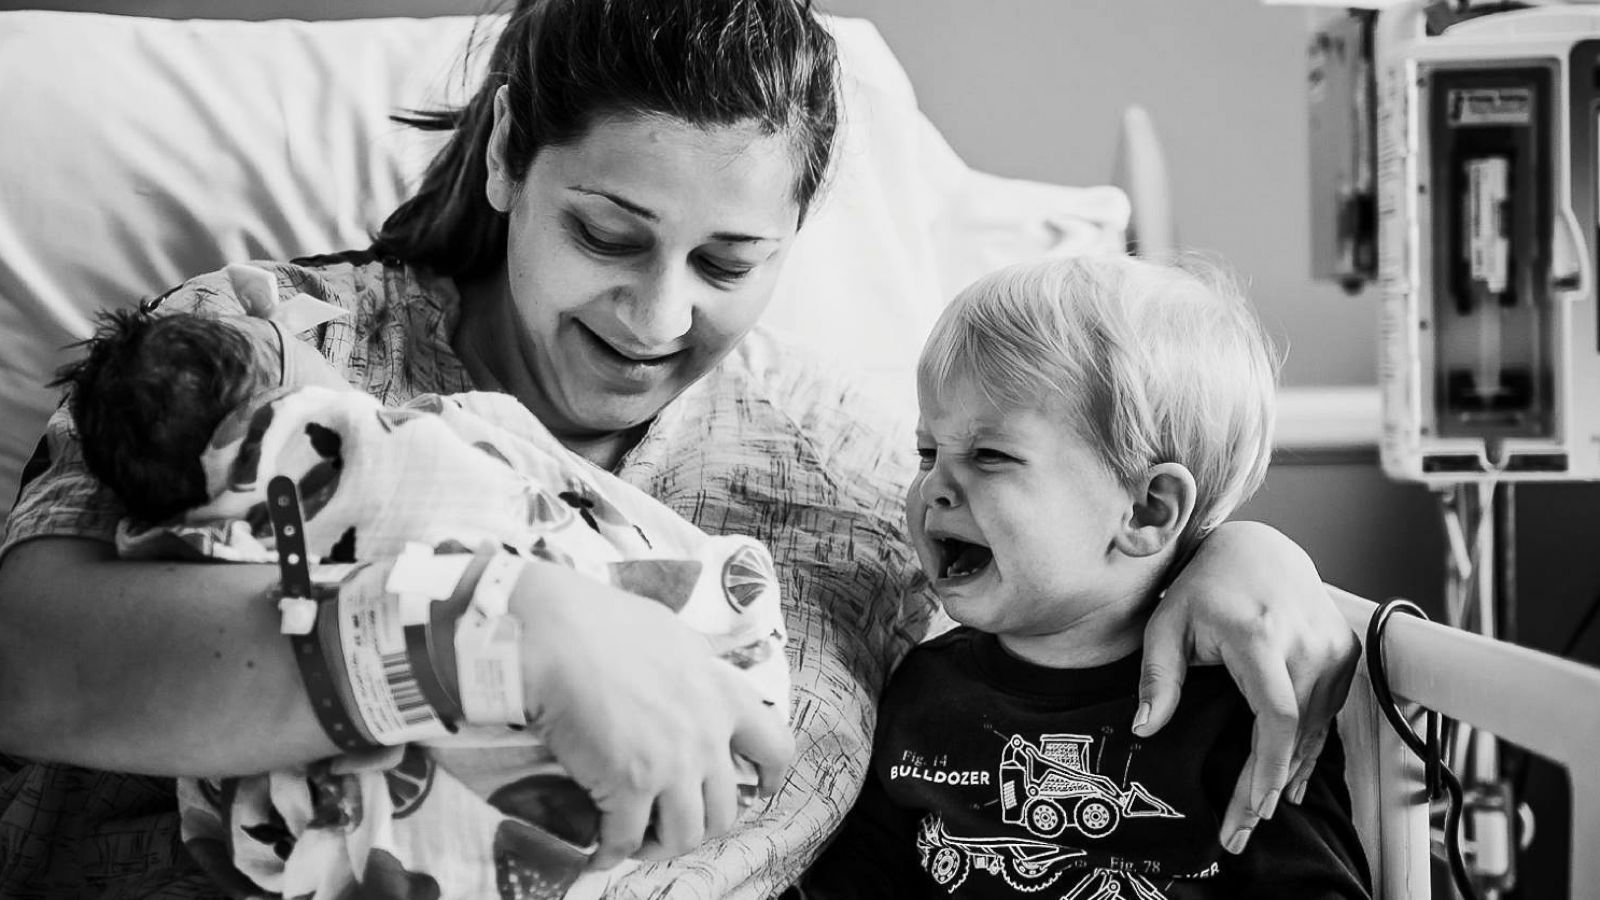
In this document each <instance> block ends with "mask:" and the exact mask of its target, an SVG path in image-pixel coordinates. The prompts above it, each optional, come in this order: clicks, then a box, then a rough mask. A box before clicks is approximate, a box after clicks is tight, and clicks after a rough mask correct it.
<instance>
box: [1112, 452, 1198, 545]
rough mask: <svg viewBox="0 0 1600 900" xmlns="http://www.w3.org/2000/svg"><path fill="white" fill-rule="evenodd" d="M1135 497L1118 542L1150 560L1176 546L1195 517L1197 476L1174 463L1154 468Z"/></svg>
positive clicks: (1148, 473) (1147, 472)
mask: <svg viewBox="0 0 1600 900" xmlns="http://www.w3.org/2000/svg"><path fill="white" fill-rule="evenodd" d="M1132 494H1133V505H1132V506H1130V507H1128V516H1127V518H1126V519H1125V520H1124V521H1123V523H1122V529H1121V530H1120V531H1119V532H1118V533H1117V537H1116V540H1115V544H1116V547H1117V549H1118V550H1121V551H1122V552H1123V553H1126V554H1127V555H1129V556H1133V557H1146V556H1153V555H1155V554H1157V553H1160V552H1161V551H1163V550H1165V549H1167V548H1168V547H1171V546H1173V545H1175V544H1176V543H1177V542H1178V538H1179V537H1181V536H1182V535H1183V530H1184V529H1185V528H1188V527H1189V519H1190V518H1191V517H1192V516H1193V515H1194V504H1195V485H1194V475H1193V474H1191V473H1190V472H1189V469H1188V468H1187V467H1186V466H1183V465H1180V464H1178V463H1173V462H1165V463H1158V464H1156V465H1154V466H1151V467H1150V468H1149V469H1147V470H1145V473H1144V475H1143V476H1141V477H1140V479H1139V481H1138V482H1137V483H1136V484H1135V485H1134V490H1133V492H1132Z"/></svg>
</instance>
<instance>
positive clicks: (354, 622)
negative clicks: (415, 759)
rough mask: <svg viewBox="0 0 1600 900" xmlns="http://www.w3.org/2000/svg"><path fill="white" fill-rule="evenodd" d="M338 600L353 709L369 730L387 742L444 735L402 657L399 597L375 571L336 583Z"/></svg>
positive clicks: (341, 641) (409, 665) (432, 709)
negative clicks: (368, 574)
mask: <svg viewBox="0 0 1600 900" xmlns="http://www.w3.org/2000/svg"><path fill="white" fill-rule="evenodd" d="M338 604H339V644H340V649H341V650H342V651H343V654H344V667H345V672H346V674H347V675H348V682H349V688H350V695H351V700H352V706H353V707H354V709H353V710H352V712H353V713H355V715H356V717H357V718H359V720H360V722H361V723H362V724H363V725H364V726H365V727H366V730H367V731H368V733H370V734H371V735H372V736H373V737H374V738H375V739H376V740H377V741H378V742H380V743H383V744H387V745H390V746H394V745H396V744H404V743H409V742H411V741H419V740H427V739H429V738H435V737H440V736H442V735H445V734H448V733H449V730H448V729H447V728H446V727H445V725H444V722H443V721H442V720H441V719H440V718H439V714H438V712H437V711H436V710H435V709H434V708H433V706H432V704H430V703H428V699H427V697H426V695H424V694H423V692H422V687H421V685H420V684H419V683H418V681H417V676H416V673H415V672H414V671H412V668H411V666H412V662H411V660H410V659H409V658H408V657H407V655H406V643H405V635H404V632H403V626H402V625H401V616H400V598H399V597H398V596H396V595H394V594H391V593H389V592H387V591H385V590H384V584H383V580H382V578H381V577H380V575H379V574H376V573H375V574H373V575H372V576H370V577H365V578H363V577H361V576H360V574H358V575H357V577H354V578H351V579H349V580H347V581H346V582H345V583H344V584H343V585H341V586H340V590H339V600H338Z"/></svg>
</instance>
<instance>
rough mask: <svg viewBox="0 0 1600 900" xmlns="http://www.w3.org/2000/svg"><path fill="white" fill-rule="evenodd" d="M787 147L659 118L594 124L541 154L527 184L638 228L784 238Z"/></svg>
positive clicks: (776, 138)
mask: <svg viewBox="0 0 1600 900" xmlns="http://www.w3.org/2000/svg"><path fill="white" fill-rule="evenodd" d="M795 163H796V160H795V158H794V146H793V143H792V142H791V141H790V140H789V139H788V138H787V137H786V136H784V135H781V134H768V133H765V132H764V131H763V130H762V129H761V128H760V127H758V126H757V125H755V124H754V123H745V124H737V125H719V126H709V127H701V126H697V125H691V124H689V123H687V122H684V121H682V120H680V119H675V118H672V117H670V116H659V115H612V116H606V117H604V118H601V119H599V120H597V121H596V122H595V124H594V125H593V126H592V127H591V128H590V129H589V130H588V132H587V133H586V134H584V136H583V137H581V138H579V139H577V140H575V141H572V142H570V143H566V144H562V145H559V146H554V147H547V148H545V149H543V150H541V151H540V152H539V154H538V155H536V156H535V157H534V162H533V164H532V166H530V167H529V171H528V177H529V178H530V179H538V180H542V181H543V182H545V183H544V184H542V185H540V187H541V188H543V189H544V190H548V191H553V192H561V193H570V194H575V195H588V196H592V197H604V198H609V199H612V200H613V201H620V203H619V205H620V206H622V207H623V208H624V209H627V210H628V211H630V212H632V213H634V214H635V215H638V216H639V217H640V218H643V219H646V220H647V221H659V222H663V223H665V222H671V221H674V220H679V219H699V220H710V221H715V222H717V223H718V227H719V228H725V229H728V230H730V231H733V232H736V233H748V234H752V235H757V236H770V237H774V238H780V237H783V236H785V235H787V234H789V233H792V232H793V231H794V229H795V227H796V226H797V224H798V218H799V206H798V204H797V203H796V202H795V199H794V185H795V179H796V177H797V172H798V169H797V168H796V165H795Z"/></svg>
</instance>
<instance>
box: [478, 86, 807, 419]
mask: <svg viewBox="0 0 1600 900" xmlns="http://www.w3.org/2000/svg"><path fill="white" fill-rule="evenodd" d="M503 102H504V100H503V94H502V98H501V102H500V103H497V104H496V114H497V115H496V118H497V125H496V130H497V135H496V139H495V140H493V141H491V149H490V156H491V161H490V178H489V197H490V202H491V203H493V204H494V205H495V207H496V208H497V209H500V210H501V211H503V212H505V213H507V214H508V216H509V223H508V224H509V243H508V248H507V249H508V252H507V264H506V268H507V271H506V277H507V282H508V284H507V289H508V290H509V297H510V301H511V303H512V304H513V306H514V308H515V319H516V323H517V327H518V328H519V329H520V334H519V335H517V341H516V348H517V351H516V352H517V354H518V356H519V357H520V358H519V359H517V360H511V361H508V362H509V363H510V364H512V365H518V366H522V367H525V368H527V369H528V370H529V371H530V373H531V374H532V376H533V381H534V384H535V388H534V392H535V396H532V397H527V396H524V397H523V398H522V399H523V401H524V402H525V403H527V404H528V405H529V406H530V408H532V410H533V411H534V413H536V414H537V415H538V416H539V418H540V419H541V420H543V421H544V422H545V424H546V425H547V426H548V427H549V428H550V429H551V430H552V431H554V432H555V433H556V434H558V435H562V436H564V437H583V436H596V435H606V434H611V433H616V432H621V431H625V430H627V429H630V428H633V427H635V426H637V425H640V424H642V423H644V422H647V421H649V420H650V419H651V418H653V417H654V416H655V415H656V414H657V413H658V412H660V411H661V409H662V407H664V406H666V404H667V403H668V402H670V401H671V400H672V399H673V398H674V397H676V396H677V395H678V394H679V393H680V392H682V391H683V390H684V389H685V388H687V387H688V386H689V385H691V384H693V383H694V382H695V381H697V380H698V379H699V378H700V377H701V376H703V375H705V374H706V372H707V371H709V370H710V369H711V368H712V367H713V366H715V365H716V364H717V363H718V362H719V361H720V360H721V359H722V358H723V357H724V356H726V355H727V353H728V352H729V351H730V350H732V349H733V347H734V346H735V345H736V344H737V343H738V341H739V340H740V339H741V338H743V337H744V335H745V334H746V333H747V332H748V331H749V330H750V328H751V327H752V326H753V325H755V323H756V320H757V319H758V318H759V317H760V315H761V313H762V312H763V311H764V310H765V309H766V306H767V303H768V301H770V300H771V298H772V292H773V288H774V286H775V284H776V281H777V276H778V270H779V269H780V268H781V265H782V262H783V260H784V258H785V256H786V255H787V253H788V250H789V247H790V245H791V243H792V242H793V240H794V236H795V233H796V230H797V228H798V226H799V218H800V208H799V206H798V204H797V203H796V201H795V199H794V185H795V166H794V162H793V156H792V152H793V151H792V146H791V142H790V141H789V140H788V139H787V137H786V136H784V135H781V134H780V135H768V134H763V133H761V131H760V130H758V129H757V128H755V127H754V126H750V125H736V126H726V127H715V128H699V127H696V126H693V125H689V124H686V123H684V122H682V121H679V120H676V119H672V118H668V117H661V116H613V117H609V118H603V119H601V120H599V121H598V122H596V123H595V124H594V126H593V127H592V128H590V129H589V131H588V133H587V134H586V135H585V136H583V137H582V138H580V139H578V140H577V141H575V142H573V143H570V144H564V145H559V146H551V147H545V148H543V149H541V150H540V151H539V152H538V153H537V154H536V155H535V156H534V158H533V162H532V164H531V165H530V166H529V167H528V171H527V173H526V175H525V177H524V178H523V179H522V180H521V181H520V182H512V181H510V180H509V179H506V178H504V177H497V172H496V168H495V160H494V157H495V154H496V153H497V148H499V147H503V146H504V141H503V139H501V136H500V134H499V131H500V129H502V128H504V127H505V124H506V122H505V116H504V110H503V109H502V106H503ZM500 172H504V168H503V167H502V168H501V169H500Z"/></svg>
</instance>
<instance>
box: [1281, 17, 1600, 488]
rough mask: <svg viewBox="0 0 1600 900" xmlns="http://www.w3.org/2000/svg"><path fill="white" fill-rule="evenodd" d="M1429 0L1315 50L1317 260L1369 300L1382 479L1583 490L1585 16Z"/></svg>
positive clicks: (1592, 267) (1590, 22)
mask: <svg viewBox="0 0 1600 900" xmlns="http://www.w3.org/2000/svg"><path fill="white" fill-rule="evenodd" d="M1441 6H1444V4H1434V5H1432V7H1429V8H1424V5H1423V4H1400V5H1399V6H1398V7H1395V6H1391V7H1388V8H1386V9H1384V10H1383V11H1382V12H1380V13H1376V14H1372V13H1363V14H1358V15H1356V16H1355V17H1354V18H1351V19H1349V20H1344V21H1342V22H1340V23H1336V24H1335V25H1334V26H1332V27H1330V28H1329V29H1327V30H1324V31H1323V32H1321V33H1319V34H1318V36H1317V38H1316V39H1315V41H1314V43H1313V47H1312V73H1311V81H1312V104H1311V110H1312V122H1311V127H1312V133H1311V140H1312V144H1313V149H1312V169H1313V174H1312V186H1313V206H1314V208H1315V209H1316V211H1317V219H1318V220H1319V222H1318V224H1317V225H1315V226H1314V228H1313V232H1314V233H1313V238H1314V243H1315V245H1316V247H1315V252H1314V259H1315V260H1316V265H1317V268H1318V272H1319V274H1323V275H1329V276H1333V277H1338V278H1340V279H1342V280H1344V281H1346V283H1347V284H1354V283H1361V282H1364V281H1373V282H1375V286H1376V288H1377V291H1378V294H1379V302H1380V303H1381V304H1382V312H1381V341H1382V346H1381V349H1380V354H1381V355H1380V366H1379V368H1380V371H1379V387H1380V392H1381V395H1382V406H1383V435H1382V442H1381V455H1382V460H1383V467H1384V471H1385V472H1386V473H1387V474H1388V475H1389V476H1391V477H1394V478H1398V479H1403V480H1410V481H1423V482H1431V483H1441V484H1443V483H1460V482H1469V481H1478V480H1486V479H1499V480H1506V481H1547V480H1573V479H1600V319H1597V317H1596V313H1595V307H1596V289H1595V283H1596V270H1597V253H1600V234H1597V225H1600V219H1597V209H1600V197H1597V192H1600V186H1597V179H1596V171H1597V169H1600V141H1597V132H1600V6H1589V5H1541V6H1537V7H1531V8H1526V9H1518V10H1514V11H1509V12H1494V13H1490V14H1484V15H1477V16H1462V17H1458V18H1457V20H1456V21H1444V22H1441V21H1440V20H1439V18H1438V16H1437V15H1436V14H1437V13H1438V12H1439V11H1440V7H1441ZM1448 6H1449V7H1450V8H1452V9H1460V4H1449V5H1448ZM1501 8H1503V6H1502V7H1501ZM1468 9H1469V12H1470V7H1469V8H1468Z"/></svg>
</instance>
